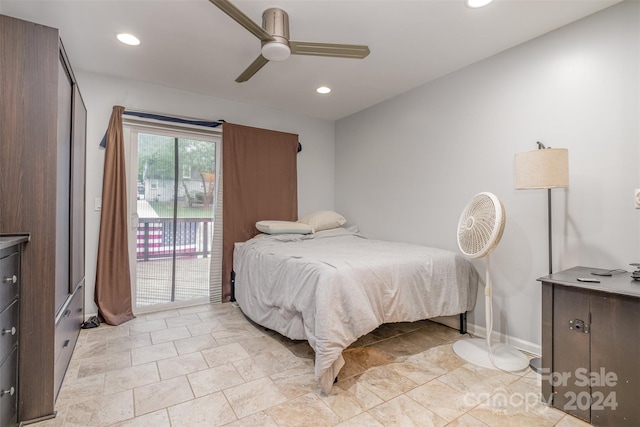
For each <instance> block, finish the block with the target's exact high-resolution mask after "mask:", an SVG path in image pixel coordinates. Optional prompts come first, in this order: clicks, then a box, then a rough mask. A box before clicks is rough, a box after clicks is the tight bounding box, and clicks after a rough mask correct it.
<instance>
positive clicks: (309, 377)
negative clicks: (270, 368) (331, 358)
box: [270, 367, 319, 399]
mask: <svg viewBox="0 0 640 427" xmlns="http://www.w3.org/2000/svg"><path fill="white" fill-rule="evenodd" d="M270 378H271V379H272V380H273V382H274V383H275V384H276V385H277V386H278V388H279V389H280V390H282V393H284V394H285V395H286V396H287V398H288V399H295V398H296V397H299V396H303V395H305V394H307V393H311V392H316V391H318V390H319V387H318V381H317V380H316V376H315V374H314V373H313V368H309V367H301V368H292V369H286V370H284V371H281V372H278V373H275V374H272V375H270Z"/></svg>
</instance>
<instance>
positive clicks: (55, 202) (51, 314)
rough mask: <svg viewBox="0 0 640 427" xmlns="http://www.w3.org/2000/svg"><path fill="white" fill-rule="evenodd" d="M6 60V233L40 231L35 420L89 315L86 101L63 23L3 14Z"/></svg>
mask: <svg viewBox="0 0 640 427" xmlns="http://www.w3.org/2000/svg"><path fill="white" fill-rule="evenodd" d="M0 60H1V61H2V62H1V63H0V69H1V70H2V71H1V72H0V200H2V204H1V205H0V233H1V232H18V231H25V232H29V233H30V235H31V240H30V243H29V244H28V245H27V246H26V247H25V250H24V253H23V257H22V266H23V276H22V280H21V283H22V285H21V290H20V331H19V337H20V338H19V346H18V354H17V357H18V383H19V385H20V386H19V388H18V394H17V396H18V419H19V421H30V420H35V419H39V418H47V417H51V416H53V415H54V402H55V398H56V396H57V393H58V391H59V388H60V384H61V382H62V377H63V376H64V372H65V370H66V368H67V366H68V363H69V359H70V357H71V352H72V351H73V346H74V344H75V340H76V339H77V336H78V333H79V331H80V323H81V322H82V320H83V317H84V312H83V309H84V304H83V303H84V250H85V248H84V238H85V237H84V236H85V229H84V215H85V213H84V211H85V190H84V188H85V187H84V186H85V176H84V174H85V150H86V149H85V137H86V136H85V135H86V129H85V128H86V109H85V107H84V103H83V101H82V97H81V95H80V91H79V89H78V86H77V82H76V79H75V76H74V74H73V71H72V69H71V66H70V64H69V61H68V59H67V56H66V54H65V52H64V48H63V46H62V43H61V42H60V39H59V35H58V31H57V30H56V29H54V28H50V27H46V26H42V25H39V24H35V23H31V22H27V21H23V20H20V19H15V18H11V17H8V16H4V15H0ZM63 337H64V339H62V338H63ZM58 344H59V345H60V347H61V348H60V349H58V348H57V345H58Z"/></svg>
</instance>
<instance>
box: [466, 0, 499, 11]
mask: <svg viewBox="0 0 640 427" xmlns="http://www.w3.org/2000/svg"><path fill="white" fill-rule="evenodd" d="M492 1H493V0H466V2H467V6H468V7H470V8H472V9H477V8H479V7H484V6H486V5H488V4H489V3H491V2H492Z"/></svg>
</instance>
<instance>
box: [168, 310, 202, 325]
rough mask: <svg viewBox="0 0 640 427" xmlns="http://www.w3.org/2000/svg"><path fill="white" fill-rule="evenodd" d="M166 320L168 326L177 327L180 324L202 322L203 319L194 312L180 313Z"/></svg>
mask: <svg viewBox="0 0 640 427" xmlns="http://www.w3.org/2000/svg"><path fill="white" fill-rule="evenodd" d="M165 322H167V327H168V328H176V327H178V326H186V325H193V324H196V323H202V319H200V317H198V315H197V314H196V313H193V314H185V315H180V316H177V317H169V318H167V319H165Z"/></svg>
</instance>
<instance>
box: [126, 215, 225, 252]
mask: <svg viewBox="0 0 640 427" xmlns="http://www.w3.org/2000/svg"><path fill="white" fill-rule="evenodd" d="M174 225H175V232H174ZM212 238H213V221H212V220H211V218H177V219H174V218H139V219H138V232H137V244H136V248H137V249H136V260H137V261H138V262H141V261H150V260H155V259H166V258H171V257H173V251H174V249H175V252H176V258H186V257H197V258H208V257H209V256H210V255H211V241H212Z"/></svg>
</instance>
